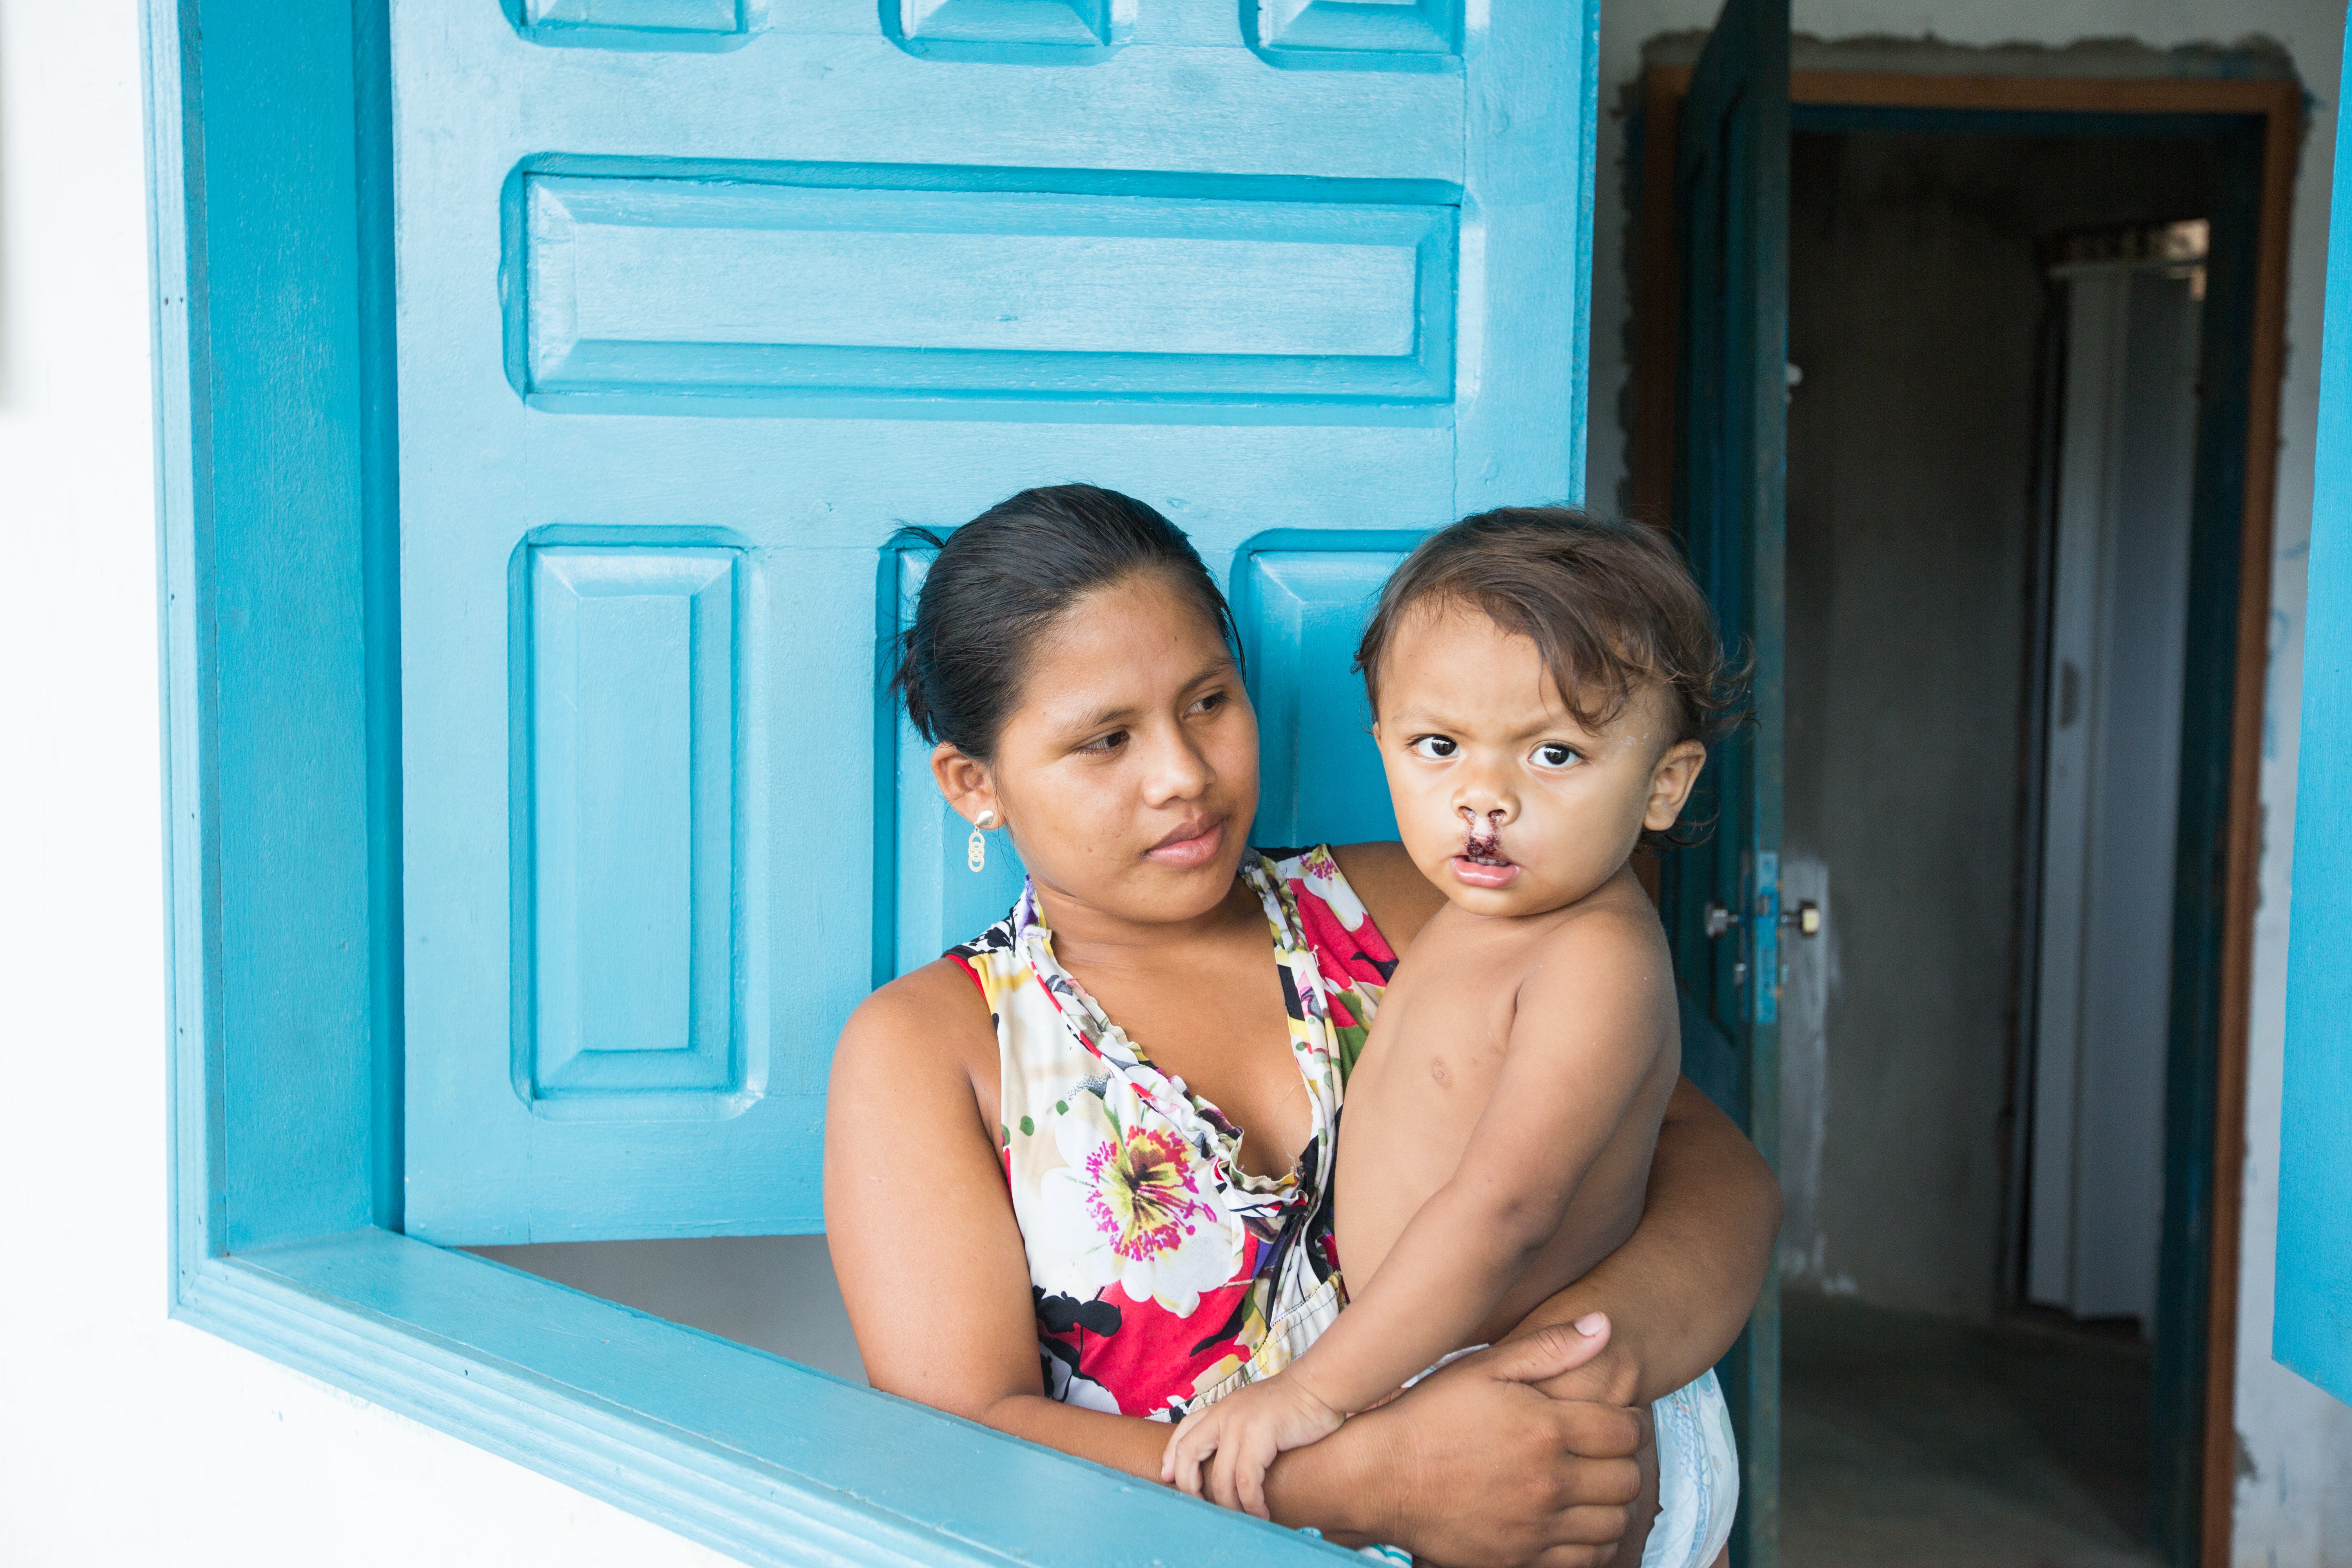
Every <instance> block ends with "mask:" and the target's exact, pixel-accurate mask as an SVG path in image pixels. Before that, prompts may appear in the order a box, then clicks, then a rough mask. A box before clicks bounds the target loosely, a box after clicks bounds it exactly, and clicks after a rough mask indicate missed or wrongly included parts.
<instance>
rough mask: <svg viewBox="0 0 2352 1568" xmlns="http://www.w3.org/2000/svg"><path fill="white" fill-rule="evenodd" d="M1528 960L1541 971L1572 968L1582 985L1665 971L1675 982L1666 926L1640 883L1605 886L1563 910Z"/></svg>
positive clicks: (1633, 979)
mask: <svg viewBox="0 0 2352 1568" xmlns="http://www.w3.org/2000/svg"><path fill="white" fill-rule="evenodd" d="M1529 958H1530V960H1531V961H1532V963H1533V965H1534V966H1535V967H1536V968H1537V969H1538V970H1539V971H1549V970H1553V969H1566V970H1568V971H1570V972H1571V973H1573V974H1574V975H1575V977H1576V979H1577V982H1578V983H1579V984H1590V983H1592V982H1594V981H1600V982H1602V983H1604V984H1605V983H1608V982H1610V981H1624V982H1639V981H1643V980H1649V979H1654V978H1657V977H1659V976H1660V975H1662V974H1663V975H1664V977H1665V983H1666V984H1668V985H1669V986H1671V985H1672V984H1673V981H1672V975H1673V954H1672V953H1671V952H1669V951H1668V949H1667V947H1666V932H1665V928H1664V926H1662V925H1660V924H1659V923H1658V914H1657V910H1655V909H1654V908H1652V906H1651V904H1650V900H1649V898H1648V896H1647V895H1646V894H1644V893H1643V891H1642V890H1641V889H1640V887H1639V886H1638V885H1636V886H1634V887H1633V888H1631V889H1625V890H1622V891H1621V890H1618V889H1607V890H1604V892H1602V893H1601V894H1596V895H1594V896H1593V897H1591V898H1588V899H1585V900H1580V902H1579V903H1577V904H1576V905H1575V906H1573V907H1572V908H1570V909H1568V910H1563V911H1561V913H1560V915H1559V919H1558V920H1556V921H1553V922H1552V923H1551V924H1550V925H1549V927H1548V928H1547V929H1546V930H1545V931H1544V932H1543V933H1542V935H1541V936H1539V937H1538V939H1537V940H1536V942H1534V943H1533V944H1532V947H1531V950H1530V952H1529Z"/></svg>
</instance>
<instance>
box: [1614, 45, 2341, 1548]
mask: <svg viewBox="0 0 2352 1568" xmlns="http://www.w3.org/2000/svg"><path fill="white" fill-rule="evenodd" d="M1718 5H1719V0H1602V7H1601V61H1600V67H1601V146H1600V149H1599V155H1600V171H1601V173H1600V180H1599V186H1600V190H1599V199H1598V202H1597V207H1598V210H1597V212H1596V214H1595V224H1594V234H1593V257H1594V259H1593V334H1592V384H1591V408H1592V429H1591V443H1590V448H1589V455H1588V465H1589V466H1588V470H1587V471H1588V474H1589V476H1590V478H1589V481H1588V485H1589V490H1590V493H1591V496H1592V497H1593V498H1594V499H1595V500H1596V501H1599V502H1601V503H1603V504H1606V503H1609V502H1611V501H1613V500H1615V498H1616V495H1617V488H1618V483H1619V480H1620V478H1621V476H1622V474H1623V472H1624V458H1625V452H1624V431H1623V430H1622V427H1621V426H1620V425H1619V423H1618V419H1617V412H1618V405H1619V398H1620V395H1621V394H1622V390H1623V387H1624V380H1625V355H1624V337H1623V332H1624V322H1625V320H1626V310H1627V302H1626V281H1627V280H1626V277H1625V271H1624V248H1623V234H1624V224H1625V211H1624V201H1623V184H1622V178H1623V158H1624V124H1623V121H1622V118H1621V117H1620V116H1618V115H1617V114H1615V113H1614V112H1613V111H1614V110H1615V109H1616V108H1617V106H1618V104H1619V102H1620V93H1621V90H1622V87H1623V85H1624V84H1625V83H1627V82H1630V81H1632V80H1633V79H1635V78H1636V77H1637V76H1638V74H1639V72H1640V70H1641V51H1642V46H1643V42H1644V41H1645V40H1647V39H1650V38H1652V37H1656V36H1657V35H1659V34H1662V33H1673V32H1682V31H1686V30H1689V29H1693V28H1703V27H1705V26H1708V25H1709V24H1710V23H1711V22H1712V21H1713V20H1714V16H1715V13H1716V11H1717V9H1718ZM2344 16H2345V8H2344V5H2343V3H2342V0H1940V3H1938V0H1794V17H1793V23H1794V26H1795V28H1796V30H1797V31H1798V32H1799V33H1800V34H1810V35H1811V36H1812V37H1817V38H1821V39H1823V40H1828V41H1836V40H1840V39H1857V38H1863V37H1874V38H1881V39H1926V38H1931V37H1932V38H1935V39H1938V40H1941V41H1943V42H1945V43H1949V44H1960V45H1969V46H1979V47H1990V46H1994V45H2000V44H2032V45H2042V46H2063V45H2066V44H2072V43H2075V42H2078V41H2084V40H2092V39H2116V38H2131V39H2136V40H2137V41H2138V42H2141V43H2144V44H2147V45H2150V46H2153V47H2159V48H2168V47H2175V46H2178V45H2183V44H2193V43H2214V44H2230V43H2234V42H2236V41H2238V40H2240V39H2242V38H2246V37H2263V38H2267V39H2269V40H2272V41H2274V42H2276V43H2278V44H2280V45H2283V46H2284V47H2285V48H2286V50H2287V51H2288V53H2289V54H2290V55H2291V56H2292V57H2293V58H2294V64H2295V68H2296V70H2297V72H2298V73H2299V74H2300V75H2301V77H2302V79H2303V82H2304V86H2305V89H2306V90H2307V91H2308V92H2309V93H2310V94H2311V95H2312V97H2313V98H2314V100H2315V103H2314V105H2313V113H2312V122H2311V128H2310V133H2309V136H2308V139H2307V140H2306V141H2305V144H2304V149H2303V163H2302V169H2301V175H2300V179H2299V181H2298V184H2297V186H2296V190H2295V209H2294V251H2293V257H2292V259H2291V264H2290V266H2291V276H2290V279H2289V294H2288V302H2287V323H2286V325H2287V363H2286V387H2285V397H2284V407H2283V410H2282V415H2283V418H2282V435H2283V437H2284V439H2283V442H2282V446H2281V450H2280V454H2279V485H2278V510H2277V521H2276V535H2277V555H2276V559H2275V561H2274V563H2273V571H2274V574H2275V587H2274V590H2273V613H2272V628H2271V647H2272V657H2273V667H2272V671H2271V680H2270V692H2269V703H2270V709H2269V714H2268V718H2267V723H2266V726H2265V729H2264V736H2265V746H2264V756H2263V785H2262V788H2263V811H2264V814H2265V817H2266V838H2265V846H2264V853H2263V868H2262V910H2261V914H2260V917H2259V919H2258V922H2257V925H2256V931H2255V947H2254V995H2253V1011H2252V1043H2251V1049H2250V1067H2249V1073H2248V1079H2249V1081H2248V1086H2247V1087H2248V1095H2247V1115H2246V1134H2247V1136H2246V1144H2247V1152H2246V1169H2245V1229H2244V1250H2243V1255H2242V1257H2243V1261H2242V1268H2241V1269H2240V1287H2239V1290H2240V1297H2239V1300H2240V1314H2241V1315H2240V1339H2239V1355H2238V1409H2237V1426H2238V1431H2239V1435H2240V1439H2241V1444H2242V1464H2241V1478H2242V1479H2241V1481H2240V1486H2239V1495H2238V1511H2237V1544H2236V1551H2235V1560H2236V1561H2237V1563H2241V1564H2243V1565H2246V1568H2321V1565H2324V1564H2352V1409H2347V1407H2346V1406H2344V1405H2340V1404H2337V1403H2336V1401H2334V1400H2333V1399H2330V1398H2329V1397H2328V1396H2327V1395H2326V1394H2322V1393H2320V1392H2319V1391H2318V1390H2317V1389H2316V1388H2315V1387H2314V1386H2312V1385H2311V1384H2307V1383H2305V1382H2304V1381H2303V1380H2302V1379H2301V1378H2299V1377H2297V1376H2295V1375H2294V1373H2289V1372H2287V1371H2286V1370H2284V1368H2282V1367H2280V1366H2278V1365H2277V1364H2276V1363H2273V1361H2272V1360H2271V1355H2270V1336H2271V1309H2272V1261H2273V1249H2274V1247H2275V1245H2276V1239H2277V1212H2278V1184H2277V1175H2278V1147H2279V1140H2278V1126H2279V1078H2280V1060H2281V1041H2282V1029H2283V1018H2284V993H2285V982H2286V913H2287V874H2288V858H2289V853H2290V850H2291V848H2292V845H2293V837H2294V762H2295V729H2296V719H2297V715H2298V712H2299V708H2300V703H2301V700H2302V682H2301V671H2302V662H2303V605H2304V592H2305V574H2304V555H2305V547H2306V542H2307V541H2308V539H2309V536H2310V530H2311V462H2312V442H2313V434H2314V429H2315V416H2316V410H2317V405H2318V395H2319V324H2320V311H2321V302H2322V298H2323V285H2324V280H2325V275H2326V254H2327V210H2328V194H2329V185H2330V182H2331V180H2332V177H2333V162H2334V156H2333V155H2334V153H2335V145H2336V78H2337V75H2338V69H2339V61H2340V58H2341V54H2342V37H2343V25H2344ZM1793 1206H1794V1205H1792V1207H1793ZM1804 1241H1805V1243H1806V1249H1807V1251H1808V1253H1809V1255H1810V1254H1811V1253H1813V1251H1814V1248H1815V1247H1816V1245H1818V1247H1819V1256H1818V1257H1813V1256H1809V1257H1808V1258H1807V1259H1806V1261H1807V1262H1808V1263H1809V1264H1810V1265H1811V1267H1812V1268H1813V1271H1814V1272H1815V1273H1817V1274H1818V1275H1820V1276H1821V1277H1822V1278H1823V1279H1831V1280H1834V1279H1837V1278H1838V1277H1839V1275H1840V1272H1841V1268H1840V1264H1839V1260H1838V1257H1837V1242H1836V1238H1834V1237H1823V1238H1814V1237H1806V1238H1804Z"/></svg>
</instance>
